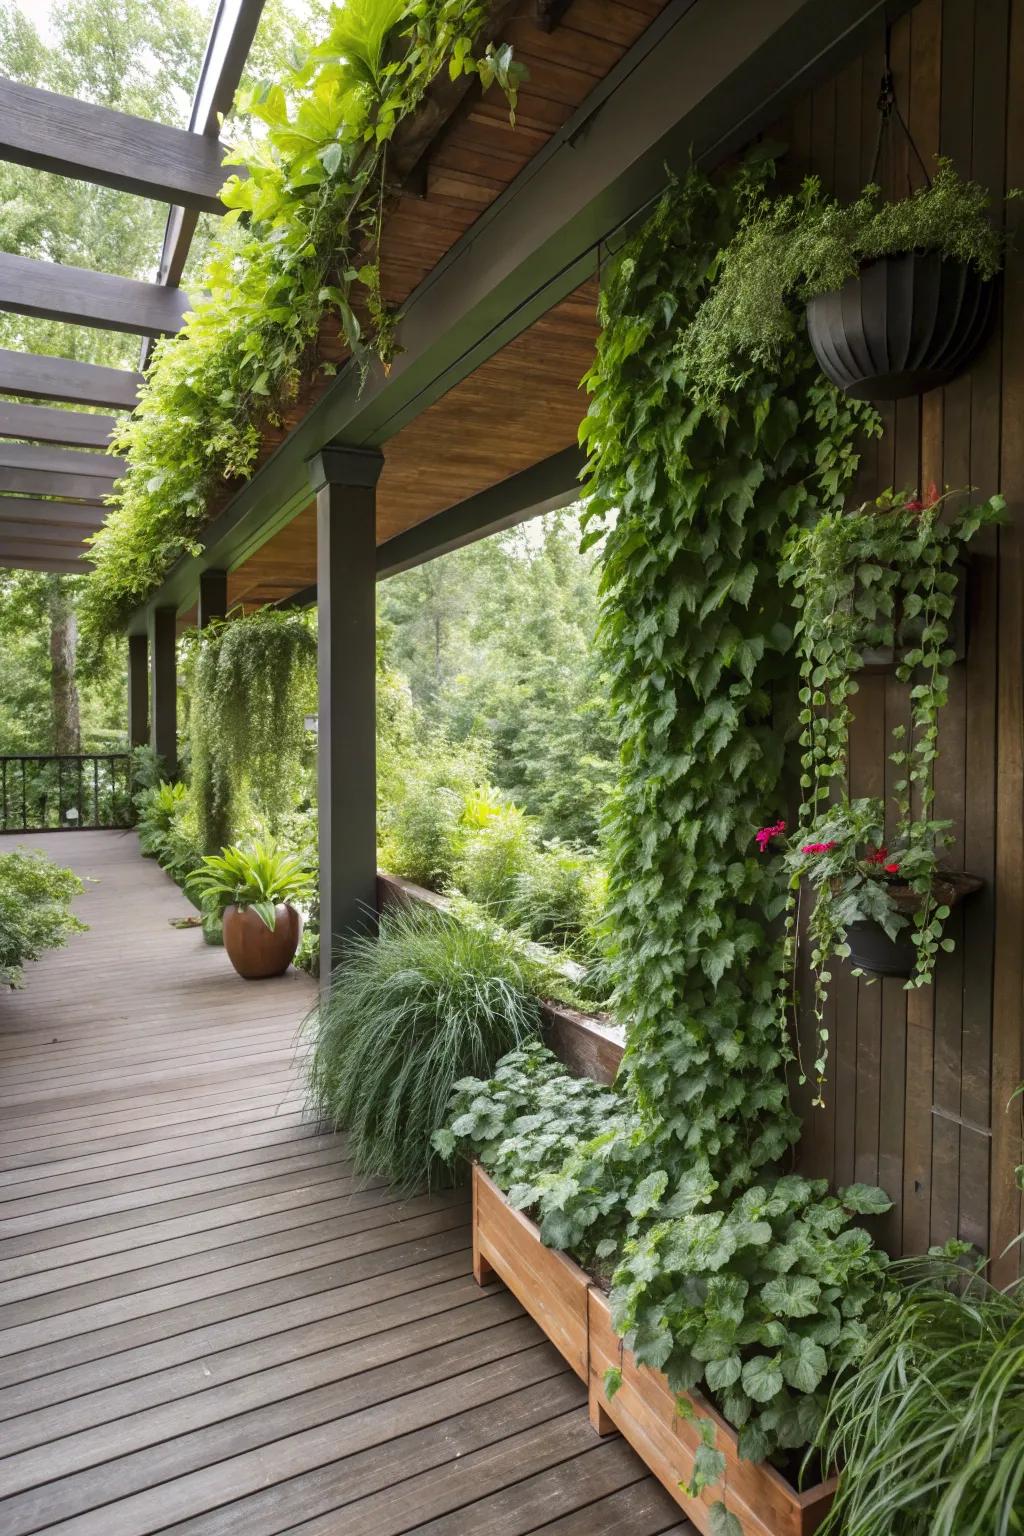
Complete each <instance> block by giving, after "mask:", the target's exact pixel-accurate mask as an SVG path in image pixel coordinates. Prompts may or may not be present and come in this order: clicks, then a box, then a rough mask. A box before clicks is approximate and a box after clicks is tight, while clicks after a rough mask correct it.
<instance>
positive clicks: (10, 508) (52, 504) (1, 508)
mask: <svg viewBox="0 0 1024 1536" xmlns="http://www.w3.org/2000/svg"><path fill="white" fill-rule="evenodd" d="M106 515H107V509H106V507H98V506H95V505H88V504H86V505H82V504H80V503H78V502H74V501H42V500H37V501H33V500H32V499H31V498H30V497H28V496H0V534H2V533H3V525H4V524H5V523H7V522H19V523H24V522H27V523H31V524H32V526H33V527H37V526H43V525H44V524H51V525H55V526H57V527H63V526H68V527H72V528H98V527H99V526H100V524H101V523H102V522H103V520H104V518H105V517H106Z"/></svg>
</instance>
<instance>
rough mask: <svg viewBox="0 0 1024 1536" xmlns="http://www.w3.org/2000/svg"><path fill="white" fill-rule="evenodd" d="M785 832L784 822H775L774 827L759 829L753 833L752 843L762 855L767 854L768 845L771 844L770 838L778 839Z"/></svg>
mask: <svg viewBox="0 0 1024 1536" xmlns="http://www.w3.org/2000/svg"><path fill="white" fill-rule="evenodd" d="M785 830H786V823H785V822H784V821H777V822H776V823H775V824H774V826H771V827H760V828H759V829H758V830H757V831H756V832H755V833H754V841H755V843H756V844H757V846H758V848H759V849H760V850H761V852H762V853H767V852H768V844H769V843H770V842H771V840H772V838H773V837H778V836H779V835H780V834H781V833H783V832H785Z"/></svg>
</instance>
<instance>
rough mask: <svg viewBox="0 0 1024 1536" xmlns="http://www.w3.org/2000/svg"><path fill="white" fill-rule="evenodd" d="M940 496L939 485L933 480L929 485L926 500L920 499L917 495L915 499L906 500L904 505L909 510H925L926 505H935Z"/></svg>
mask: <svg viewBox="0 0 1024 1536" xmlns="http://www.w3.org/2000/svg"><path fill="white" fill-rule="evenodd" d="M939 498H940V491H939V488H938V486H937V485H936V484H935V481H934V480H933V481H932V483H931V485H930V486H929V487H928V495H927V497H926V499H925V500H924V501H921V500H919V499H918V498H917V497H916V496H915V498H914V500H913V501H905V502H904V503H903V505H904V507H905V508H906V510H907V511H908V512H923V511H924V509H925V508H926V507H934V505H935V503H936V502H937V501H938V500H939Z"/></svg>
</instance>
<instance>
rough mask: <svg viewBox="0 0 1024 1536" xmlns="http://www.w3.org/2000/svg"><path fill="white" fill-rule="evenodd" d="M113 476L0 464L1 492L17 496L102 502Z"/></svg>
mask: <svg viewBox="0 0 1024 1536" xmlns="http://www.w3.org/2000/svg"><path fill="white" fill-rule="evenodd" d="M113 486H114V482H113V479H109V480H103V479H101V478H100V476H99V475H71V474H59V473H57V472H56V471H54V470H48V469H3V468H0V492H5V493H13V494H14V495H16V496H63V497H65V498H67V499H68V500H70V501H86V502H90V503H91V504H92V505H93V506H98V507H99V506H103V505H104V502H105V500H106V498H107V497H108V496H109V495H110V492H111V491H112V490H113Z"/></svg>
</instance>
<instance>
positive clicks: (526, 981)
mask: <svg viewBox="0 0 1024 1536" xmlns="http://www.w3.org/2000/svg"><path fill="white" fill-rule="evenodd" d="M550 986H551V977H550V975H549V974H548V973H547V972H546V971H545V969H544V968H543V966H542V965H541V964H539V963H537V962H536V961H534V960H533V959H532V958H530V957H528V956H525V955H524V954H523V953H522V950H521V947H517V946H516V945H515V944H514V943H513V941H512V940H511V939H510V938H509V937H508V936H506V935H503V934H502V933H501V931H500V930H499V929H496V928H494V927H491V926H485V925H468V924H465V923H461V922H459V921H457V920H456V919H455V918H453V917H450V916H448V915H446V914H442V913H437V912H434V911H432V910H430V909H420V908H416V909H408V910H406V909H396V910H392V911H389V912H386V913H385V914H384V915H383V916H382V918H381V923H380V931H379V934H378V936H377V937H372V936H370V935H365V936H362V937H357V938H354V939H352V940H350V941H349V942H348V944H347V946H346V950H345V954H344V958H343V959H342V961H341V963H340V964H339V965H338V967H337V968H336V970H335V971H334V973H333V975H332V977H331V985H330V990H329V992H328V993H327V995H326V996H325V997H324V998H323V999H322V1000H321V1002H320V1003H319V1004H318V1006H317V1008H316V1009H315V1010H314V1011H313V1013H312V1014H311V1015H310V1017H309V1019H308V1020H307V1023H306V1031H307V1034H308V1036H309V1038H310V1042H311V1046H310V1050H309V1054H308V1056H307V1058H306V1070H307V1077H308V1083H309V1089H310V1094H311V1096H312V1099H313V1102H314V1104H315V1106H316V1108H317V1110H318V1112H319V1113H320V1115H321V1116H322V1117H323V1118H324V1120H326V1121H328V1122H329V1123H330V1124H331V1125H333V1126H334V1127H336V1128H338V1129H344V1130H347V1131H348V1133H349V1145H350V1148H351V1152H352V1158H353V1161H354V1164H355V1167H356V1170H357V1172H359V1173H360V1174H368V1175H380V1176H382V1177H384V1178H386V1179H388V1180H389V1181H390V1182H391V1183H392V1184H393V1185H394V1186H395V1187H396V1188H397V1189H399V1190H402V1191H404V1192H410V1191H413V1190H417V1189H423V1188H430V1187H434V1186H436V1185H444V1184H450V1183H451V1182H452V1181H453V1174H452V1171H451V1169H449V1168H448V1167H447V1166H446V1165H445V1163H444V1160H443V1159H442V1158H441V1156H440V1155H439V1154H438V1153H437V1152H436V1151H435V1150H434V1149H433V1148H432V1146H431V1137H432V1136H433V1133H434V1132H435V1131H436V1130H437V1129H438V1128H439V1127H440V1126H442V1125H443V1124H444V1121H445V1115H446V1110H447V1106H448V1102H449V1100H450V1098H451V1096H452V1090H453V1088H454V1087H455V1084H456V1083H457V1082H459V1081H460V1080H461V1079H462V1078H464V1077H467V1076H469V1075H473V1076H478V1077H487V1076H489V1075H490V1073H491V1072H492V1071H493V1069H494V1066H495V1063H496V1062H497V1061H498V1059H499V1058H500V1057H501V1056H503V1055H504V1053H505V1052H506V1051H509V1050H511V1049H513V1048H515V1047H518V1046H521V1045H523V1044H524V1043H525V1042H527V1041H528V1040H531V1039H534V1038H536V1036H537V1035H538V1034H539V1031H540V1024H541V1013H540V1004H539V1002H538V1001H537V999H538V996H539V995H541V994H542V993H543V992H545V991H547V990H550Z"/></svg>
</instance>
